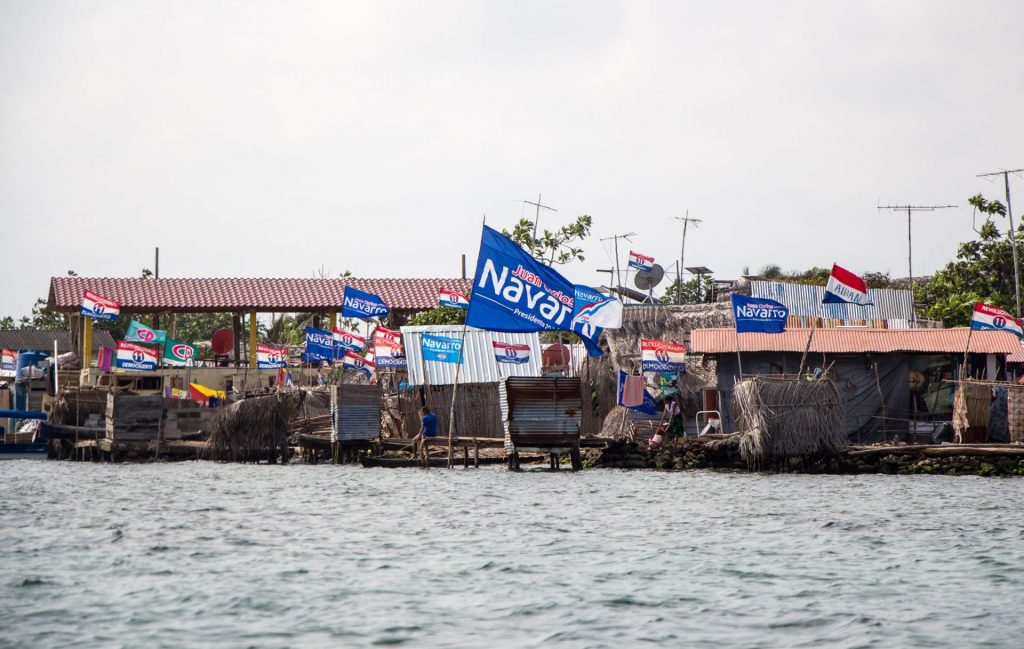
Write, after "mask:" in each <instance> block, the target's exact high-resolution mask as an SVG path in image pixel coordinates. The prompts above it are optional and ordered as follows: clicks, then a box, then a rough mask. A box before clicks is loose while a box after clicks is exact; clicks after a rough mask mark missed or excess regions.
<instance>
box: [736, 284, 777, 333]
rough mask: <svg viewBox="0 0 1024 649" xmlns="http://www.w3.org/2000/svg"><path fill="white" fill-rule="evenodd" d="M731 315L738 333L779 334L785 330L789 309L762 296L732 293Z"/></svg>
mask: <svg viewBox="0 0 1024 649" xmlns="http://www.w3.org/2000/svg"><path fill="white" fill-rule="evenodd" d="M730 297H731V298H732V315H733V317H734V318H735V319H736V331H737V332H738V333H741V334H742V333H751V332H756V333H763V334H780V333H782V332H783V331H785V330H786V318H788V317H789V309H787V308H786V305H785V304H782V303H781V302H776V301H775V300H769V299H767V298H762V297H747V296H746V295H736V294H735V293H733V294H732V295H731V296H730Z"/></svg>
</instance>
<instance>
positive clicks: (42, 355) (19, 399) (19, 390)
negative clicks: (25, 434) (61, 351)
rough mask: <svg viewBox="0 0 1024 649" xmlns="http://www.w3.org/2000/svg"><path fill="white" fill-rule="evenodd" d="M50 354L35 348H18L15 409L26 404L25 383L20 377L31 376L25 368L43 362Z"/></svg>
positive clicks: (23, 407)
mask: <svg viewBox="0 0 1024 649" xmlns="http://www.w3.org/2000/svg"><path fill="white" fill-rule="evenodd" d="M51 355H52V352H41V351H39V350H36V349H21V350H18V369H17V371H16V373H15V375H14V376H15V383H14V408H15V410H24V409H25V407H26V405H27V397H26V392H25V385H24V384H23V383H21V382H20V379H21V378H22V376H31V373H29V372H26V371H25V369H26V368H28V367H31V366H34V365H39V364H40V363H42V362H44V361H45V360H46V359H47V358H49V357H50V356H51Z"/></svg>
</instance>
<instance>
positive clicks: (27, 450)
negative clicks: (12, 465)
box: [0, 442, 48, 460]
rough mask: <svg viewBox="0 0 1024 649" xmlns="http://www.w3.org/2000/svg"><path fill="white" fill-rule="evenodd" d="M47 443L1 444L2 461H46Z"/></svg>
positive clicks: (0, 454) (0, 455)
mask: <svg viewBox="0 0 1024 649" xmlns="http://www.w3.org/2000/svg"><path fill="white" fill-rule="evenodd" d="M47 446H48V445H47V444H46V442H0V460H44V459H46V452H47Z"/></svg>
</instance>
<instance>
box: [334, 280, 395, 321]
mask: <svg viewBox="0 0 1024 649" xmlns="http://www.w3.org/2000/svg"><path fill="white" fill-rule="evenodd" d="M387 314H388V305H386V304H384V300H382V299H380V297H379V296H377V295H374V294H373V293H367V292H366V291H360V290H359V289H355V288H352V287H351V286H346V287H345V295H344V297H343V298H342V304H341V317H343V318H360V319H362V320H369V319H370V318H383V317H385V316H387Z"/></svg>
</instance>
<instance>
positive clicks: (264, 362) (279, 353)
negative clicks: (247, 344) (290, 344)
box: [256, 344, 288, 370]
mask: <svg viewBox="0 0 1024 649" xmlns="http://www.w3.org/2000/svg"><path fill="white" fill-rule="evenodd" d="M287 366H288V348H287V347H271V346H270V345H263V344H260V345H256V369H259V370H276V369H279V368H282V367H287Z"/></svg>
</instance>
